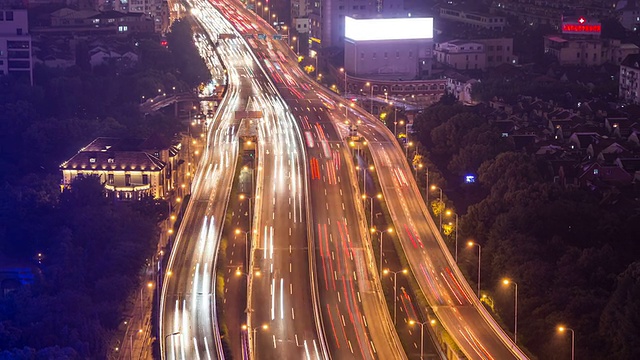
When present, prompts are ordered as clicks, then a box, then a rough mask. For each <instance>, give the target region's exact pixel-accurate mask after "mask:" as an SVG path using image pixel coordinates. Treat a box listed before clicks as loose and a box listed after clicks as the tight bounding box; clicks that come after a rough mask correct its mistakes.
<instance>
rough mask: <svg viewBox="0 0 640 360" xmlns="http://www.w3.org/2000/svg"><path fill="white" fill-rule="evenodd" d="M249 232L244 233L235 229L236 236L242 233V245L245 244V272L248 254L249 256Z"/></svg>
mask: <svg viewBox="0 0 640 360" xmlns="http://www.w3.org/2000/svg"><path fill="white" fill-rule="evenodd" d="M250 232H251V231H244V230H240V229H236V235H240V234H242V233H244V243H245V260H246V261H247V271H249V262H250V260H249V254H250V248H249V233H250Z"/></svg>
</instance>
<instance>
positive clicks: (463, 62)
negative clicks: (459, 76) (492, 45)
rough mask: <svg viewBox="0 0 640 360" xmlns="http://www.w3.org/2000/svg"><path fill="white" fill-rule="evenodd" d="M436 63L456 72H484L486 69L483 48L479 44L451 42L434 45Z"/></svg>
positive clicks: (462, 41) (459, 41) (463, 41)
mask: <svg viewBox="0 0 640 360" xmlns="http://www.w3.org/2000/svg"><path fill="white" fill-rule="evenodd" d="M433 53H434V55H435V58H436V61H438V62H439V63H442V64H446V65H447V66H450V67H452V68H454V69H456V70H484V69H485V68H486V67H487V55H486V54H485V46H484V45H483V44H481V43H479V42H473V41H465V40H453V41H447V42H443V43H440V44H436V49H435V50H434V52H433Z"/></svg>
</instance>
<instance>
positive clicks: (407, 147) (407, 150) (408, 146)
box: [404, 141, 413, 159]
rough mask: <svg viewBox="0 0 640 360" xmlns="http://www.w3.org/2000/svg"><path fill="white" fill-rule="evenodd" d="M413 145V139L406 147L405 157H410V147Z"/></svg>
mask: <svg viewBox="0 0 640 360" xmlns="http://www.w3.org/2000/svg"><path fill="white" fill-rule="evenodd" d="M411 146H413V141H409V142H407V145H406V146H405V147H404V157H406V158H407V159H408V158H409V148H410V147H411Z"/></svg>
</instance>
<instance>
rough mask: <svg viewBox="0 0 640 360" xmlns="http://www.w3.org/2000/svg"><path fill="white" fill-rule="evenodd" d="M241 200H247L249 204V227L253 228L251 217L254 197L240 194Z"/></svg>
mask: <svg viewBox="0 0 640 360" xmlns="http://www.w3.org/2000/svg"><path fill="white" fill-rule="evenodd" d="M239 198H240V200H244V199H247V201H248V203H249V227H251V220H252V219H253V218H252V217H251V200H253V197H252V196H247V195H245V194H240V196H239Z"/></svg>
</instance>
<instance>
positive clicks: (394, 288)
mask: <svg viewBox="0 0 640 360" xmlns="http://www.w3.org/2000/svg"><path fill="white" fill-rule="evenodd" d="M382 273H383V274H385V275H387V274H393V325H395V324H396V318H397V316H396V313H397V307H398V306H397V297H398V292H397V286H396V284H397V276H398V274H407V273H409V270H407V269H402V270H400V271H391V270H389V269H384V270H383V271H382Z"/></svg>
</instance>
